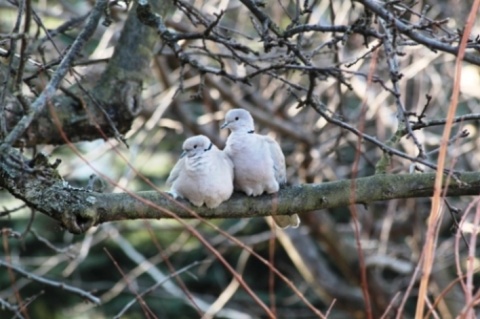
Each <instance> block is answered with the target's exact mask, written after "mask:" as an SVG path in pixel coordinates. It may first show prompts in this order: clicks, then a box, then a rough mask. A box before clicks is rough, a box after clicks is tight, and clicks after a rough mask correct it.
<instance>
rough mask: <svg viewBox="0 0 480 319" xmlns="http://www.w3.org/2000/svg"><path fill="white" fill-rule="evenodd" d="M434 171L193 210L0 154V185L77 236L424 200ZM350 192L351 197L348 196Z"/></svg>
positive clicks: (458, 182)
mask: <svg viewBox="0 0 480 319" xmlns="http://www.w3.org/2000/svg"><path fill="white" fill-rule="evenodd" d="M434 179H435V174H434V173H425V174H376V175H374V176H370V177H363V178H358V179H357V180H356V181H355V183H356V186H355V188H352V181H351V180H341V181H335V182H328V183H322V184H303V185H298V186H292V187H287V188H285V189H282V190H280V192H279V193H278V194H275V195H263V196H259V197H256V198H252V197H247V196H245V195H243V194H237V193H236V194H234V195H233V196H232V198H231V199H230V200H228V201H227V202H224V203H222V204H221V205H220V206H219V207H218V208H216V209H208V208H206V207H193V206H191V205H190V204H188V202H186V201H184V200H180V201H178V202H177V201H175V200H173V199H172V198H171V197H170V196H168V195H167V194H165V193H160V192H156V191H145V192H131V193H129V192H125V193H115V194H112V193H98V192H93V191H89V190H86V189H78V188H73V187H71V186H69V185H68V183H66V182H65V181H63V180H62V179H61V177H60V176H59V175H58V173H57V171H56V164H54V165H52V164H49V163H48V162H47V161H45V159H40V160H39V159H38V156H37V158H36V159H34V160H33V161H29V162H27V161H25V159H24V157H23V156H22V155H21V154H20V153H19V151H18V150H16V149H14V148H9V149H8V152H7V153H4V154H0V187H4V188H5V189H7V190H8V191H9V192H10V193H11V194H13V195H14V196H16V197H18V198H21V199H22V200H23V201H25V203H26V204H27V205H29V206H31V207H33V208H35V209H37V210H38V211H40V212H42V213H44V214H46V215H48V216H50V217H52V218H53V219H55V220H58V221H59V222H60V224H61V225H62V226H63V227H65V228H66V229H67V230H68V231H70V232H72V233H82V232H85V231H86V230H88V229H89V228H90V227H92V226H94V225H99V224H102V223H105V222H111V221H120V220H134V219H159V218H172V217H173V215H174V216H177V217H178V218H194V217H195V216H194V214H192V211H195V212H196V214H198V216H200V217H202V218H208V219H210V218H246V217H260V216H269V215H275V214H276V215H287V214H293V213H300V214H301V213H307V212H310V211H313V210H318V209H325V208H335V207H344V206H349V205H351V204H352V198H354V199H353V202H354V203H355V204H369V203H373V202H377V201H385V200H390V199H395V198H415V197H429V196H431V195H432V194H433V187H434ZM448 183H449V184H448V192H447V196H467V195H478V194H479V193H480V172H465V173H461V174H458V175H457V176H456V178H449V179H448ZM352 189H355V196H353V197H352V194H351V192H352Z"/></svg>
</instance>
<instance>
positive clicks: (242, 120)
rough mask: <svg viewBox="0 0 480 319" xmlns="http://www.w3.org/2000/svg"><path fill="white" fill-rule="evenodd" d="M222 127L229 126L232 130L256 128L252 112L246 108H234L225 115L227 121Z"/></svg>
mask: <svg viewBox="0 0 480 319" xmlns="http://www.w3.org/2000/svg"><path fill="white" fill-rule="evenodd" d="M222 128H229V129H230V130H231V131H232V132H235V131H243V130H245V132H250V131H253V130H254V127H253V118H252V116H251V115H250V112H248V111H246V110H244V109H233V110H230V111H228V112H227V115H225V123H223V125H222Z"/></svg>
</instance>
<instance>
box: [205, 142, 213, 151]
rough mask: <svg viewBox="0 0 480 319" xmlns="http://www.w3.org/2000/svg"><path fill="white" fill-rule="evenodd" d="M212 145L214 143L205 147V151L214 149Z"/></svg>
mask: <svg viewBox="0 0 480 319" xmlns="http://www.w3.org/2000/svg"><path fill="white" fill-rule="evenodd" d="M212 146H213V143H210V145H209V146H208V147H207V148H206V149H205V152H206V151H210V150H211V149H212Z"/></svg>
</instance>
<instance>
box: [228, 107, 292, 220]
mask: <svg viewBox="0 0 480 319" xmlns="http://www.w3.org/2000/svg"><path fill="white" fill-rule="evenodd" d="M222 128H229V129H230V131H231V133H230V135H229V136H228V139H227V145H226V147H225V150H224V151H225V152H226V153H227V154H228V156H229V157H230V159H231V160H232V162H233V169H234V187H235V189H236V190H240V191H242V192H244V193H246V194H247V195H248V196H258V195H261V194H263V193H264V192H267V193H268V194H272V193H276V192H278V191H279V189H280V186H281V185H284V184H285V183H286V182H287V176H286V167H285V156H284V155H283V152H282V149H281V148H280V145H278V143H277V142H276V141H275V140H273V139H272V138H271V137H269V136H264V135H259V134H256V133H255V131H254V123H253V118H252V116H251V115H250V113H249V112H248V111H246V110H243V109H233V110H230V111H228V112H227V115H226V116H225V123H224V124H223V125H222ZM272 217H273V219H274V220H275V223H276V224H277V225H278V226H280V227H281V228H286V227H289V226H292V227H294V228H295V227H298V225H299V224H300V219H299V218H298V215H297V214H294V215H290V216H289V215H284V216H272Z"/></svg>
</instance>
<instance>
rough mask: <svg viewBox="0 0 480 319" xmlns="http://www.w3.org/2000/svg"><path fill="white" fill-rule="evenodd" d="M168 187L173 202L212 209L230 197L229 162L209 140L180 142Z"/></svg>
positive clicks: (231, 188) (201, 136)
mask: <svg viewBox="0 0 480 319" xmlns="http://www.w3.org/2000/svg"><path fill="white" fill-rule="evenodd" d="M167 185H170V186H171V189H170V191H169V193H171V194H172V196H173V197H174V198H177V197H182V198H186V199H188V200H189V201H190V202H191V203H192V204H193V205H195V206H202V205H203V204H205V205H207V207H209V208H215V207H217V206H218V205H220V204H221V203H222V202H224V201H226V200H227V199H229V198H230V196H231V195H232V193H233V164H232V161H231V160H230V158H229V157H228V156H227V154H226V153H225V152H223V151H221V150H219V149H218V148H217V147H216V146H215V145H213V143H212V142H211V141H210V139H209V138H208V137H206V136H204V135H197V136H193V137H190V138H188V139H186V140H185V142H183V153H182V156H181V157H180V159H179V160H178V162H177V163H176V164H175V166H174V167H173V169H172V171H171V172H170V176H169V177H168V179H167Z"/></svg>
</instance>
